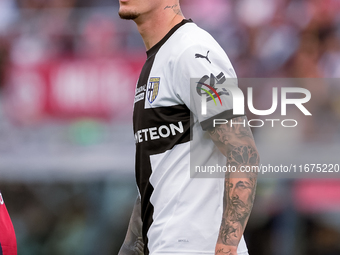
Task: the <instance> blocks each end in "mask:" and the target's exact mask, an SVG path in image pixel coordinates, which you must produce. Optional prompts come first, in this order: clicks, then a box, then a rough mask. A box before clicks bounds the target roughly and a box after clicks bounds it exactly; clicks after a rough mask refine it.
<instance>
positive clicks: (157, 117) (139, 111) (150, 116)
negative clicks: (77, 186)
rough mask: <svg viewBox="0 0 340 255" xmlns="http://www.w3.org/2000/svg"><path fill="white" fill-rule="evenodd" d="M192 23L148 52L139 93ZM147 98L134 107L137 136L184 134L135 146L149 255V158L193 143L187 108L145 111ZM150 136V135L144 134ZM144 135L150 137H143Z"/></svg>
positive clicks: (179, 106) (144, 232) (150, 219)
mask: <svg viewBox="0 0 340 255" xmlns="http://www.w3.org/2000/svg"><path fill="white" fill-rule="evenodd" d="M188 22H192V20H182V22H181V23H179V24H177V25H176V26H174V27H173V28H172V29H171V30H170V31H169V32H168V33H167V34H166V35H165V37H164V38H163V39H162V40H161V41H159V42H158V43H157V44H156V45H155V46H153V47H152V48H151V49H150V50H148V51H147V57H148V58H147V60H146V62H145V64H144V66H143V69H142V72H141V74H140V76H139V80H138V84H137V89H138V88H140V87H142V86H144V85H147V84H148V79H149V76H150V72H151V69H152V65H153V63H154V61H155V55H156V54H157V52H158V50H159V49H160V48H161V47H162V45H163V44H164V43H165V42H166V41H167V40H168V39H169V38H170V36H171V35H172V34H173V33H175V31H176V30H177V29H178V28H180V27H181V26H183V25H184V24H186V23H188ZM145 100H146V96H145V97H144V99H143V100H140V101H138V102H136V103H135V105H134V112H133V128H134V132H135V134H136V133H138V131H141V130H144V131H145V130H149V132H151V131H150V129H151V130H155V129H156V130H157V129H158V128H160V127H161V126H166V127H170V126H171V125H179V124H180V125H181V127H183V132H175V133H174V132H173V133H171V135H169V136H167V137H160V136H159V139H155V140H152V139H150V138H151V137H149V138H148V139H145V137H144V139H143V141H140V142H138V143H137V142H136V162H135V164H136V181H137V186H138V188H139V191H140V194H141V216H142V221H143V227H142V234H143V241H144V254H145V255H148V254H149V249H148V238H147V232H148V230H149V228H150V226H151V224H152V222H153V212H154V207H153V205H152V204H151V202H150V197H151V195H152V193H153V191H154V188H153V187H152V185H151V183H150V176H151V173H152V169H151V163H150V155H154V154H159V153H163V152H166V151H167V150H171V149H172V148H173V147H174V146H175V145H177V144H181V143H185V142H188V141H190V110H189V109H188V108H187V107H186V106H185V105H175V106H169V107H157V108H149V109H144V107H145ZM145 132H147V131H145ZM144 135H147V134H146V133H144Z"/></svg>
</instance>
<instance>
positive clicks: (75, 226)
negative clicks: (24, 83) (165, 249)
mask: <svg viewBox="0 0 340 255" xmlns="http://www.w3.org/2000/svg"><path fill="white" fill-rule="evenodd" d="M180 1H181V5H182V11H183V13H184V15H185V17H186V18H192V19H193V21H194V22H195V23H197V24H198V25H199V26H200V27H202V28H204V29H206V30H207V31H208V32H210V33H211V34H212V35H213V36H214V38H215V39H216V40H217V41H218V42H219V43H220V45H221V46H222V47H223V48H224V49H225V51H226V52H227V54H228V56H229V58H230V59H231V62H232V64H233V65H234V67H235V70H236V73H237V74H238V77H240V78H275V77H281V78H316V79H315V81H316V82H315V83H316V84H310V83H309V84H302V85H301V86H303V87H305V88H307V89H309V90H310V92H311V93H312V98H313V100H312V101H311V102H310V104H309V105H308V107H307V108H308V109H309V110H310V111H311V112H312V113H313V117H310V118H301V129H297V130H298V132H299V134H298V136H299V139H296V140H301V141H302V142H304V143H307V144H308V143H312V142H314V145H315V144H317V145H318V146H319V145H320V144H326V145H327V144H333V147H334V150H332V151H333V153H334V151H335V152H336V151H339V150H338V148H339V146H338V144H339V142H340V84H339V82H338V80H337V79H335V78H340V1H339V0H180ZM117 12H118V0H0V140H1V144H0V152H1V154H2V155H6V153H7V154H8V155H9V156H10V157H12V158H15V156H13V155H11V154H10V153H12V152H15V150H17V151H22V152H23V153H22V154H20V155H23V154H25V153H27V152H30V153H32V154H33V153H35V154H39V153H40V155H44V157H45V156H47V154H48V155H49V156H50V155H54V153H55V152H61V151H63V152H64V151H66V154H67V153H69V154H70V155H78V156H79V155H82V153H83V152H84V151H86V152H87V153H88V154H86V155H90V154H91V155H92V154H93V153H94V151H97V152H98V151H99V154H100V153H101V152H102V151H105V150H108V149H110V150H111V149H112V146H111V147H110V146H108V144H109V145H110V144H115V143H116V146H115V148H116V149H117V148H118V147H119V148H122V146H123V145H122V144H123V143H124V141H123V140H125V138H126V133H124V135H120V134H119V132H121V134H123V132H124V131H122V130H120V131H119V132H117V134H115V136H112V133H113V131H112V130H113V129H112V128H110V126H114V125H118V124H121V123H118V122H119V121H120V120H115V119H111V120H109V121H108V122H105V123H101V122H100V123H97V122H96V120H92V119H90V120H88V119H87V120H85V121H84V120H82V121H80V122H78V120H77V119H71V120H68V121H66V122H61V123H60V122H58V124H57V125H56V122H55V121H56V120H55V119H53V120H51V118H47V119H46V120H44V121H41V120H39V121H40V122H39V121H38V122H37V123H35V124H34V125H33V126H29V125H28V126H25V125H18V124H17V123H12V122H11V120H9V119H8V118H7V114H5V113H4V112H5V109H4V108H2V103H3V101H6V97H7V95H8V94H7V92H8V86H9V85H10V84H9V80H10V79H11V78H13V77H12V76H13V73H11V72H10V71H9V70H12V68H13V67H24V68H26V69H30V68H31V67H34V66H37V65H42V66H44V64H45V63H48V64H49V65H50V64H51V63H55V62H58V61H60V60H69V61H79V60H89V62H95V61H102V60H117V61H120V60H121V59H127V60H128V61H130V63H132V62H133V64H134V65H136V66H137V67H138V68H137V69H138V70H139V68H141V66H142V64H143V61H144V58H145V48H144V45H143V41H142V40H141V38H140V35H139V34H138V31H137V29H136V27H135V24H134V23H133V22H127V21H122V20H120V19H119V17H118V14H117ZM136 59H137V60H138V61H137V60H136ZM134 68H135V67H134ZM135 69H136V68H135ZM18 70H20V69H18ZM138 70H137V72H138ZM321 78H325V79H328V78H331V79H332V80H329V81H327V80H324V81H322V80H321ZM309 81H311V80H309ZM116 85H117V86H118V84H116ZM132 85H133V84H132ZM254 91H255V92H254V93H255V98H254V105H255V106H262V107H267V108H266V109H268V108H269V107H270V105H271V96H270V92H264V93H263V88H260V89H259V90H256V89H255V90H254ZM29 95H30V91H28V90H23V91H22V95H21V96H22V97H23V98H25V97H29ZM7 110H8V109H7ZM12 111H13V110H12ZM14 111H15V109H14ZM28 112H29V111H28ZM34 121H36V120H35V119H34ZM299 121H300V119H299ZM29 123H30V125H31V124H32V121H31V122H29ZM26 124H27V123H26ZM58 125H59V126H62V127H61V128H59V126H58ZM84 125H85V126H84ZM89 125H90V128H89ZM128 126H129V128H131V126H130V122H129V123H128ZM65 127H66V128H65ZM122 129H124V130H125V131H126V130H127V131H126V132H131V136H132V130H129V129H128V128H125V127H123V128H122ZM84 130H85V131H84ZM78 131H79V132H78ZM275 131H276V133H275V135H276V136H282V135H281V134H280V133H279V132H277V130H275ZM275 131H274V132H275ZM82 132H83V133H82ZM262 132H263V131H262ZM265 132H266V134H265V135H266V136H267V137H270V138H271V136H270V131H268V133H267V130H265ZM80 133H81V134H80ZM254 133H255V135H256V133H258V135H261V131H258V130H254ZM56 134H57V135H56ZM262 135H263V134H262ZM85 136H86V137H85ZM119 136H121V139H120V140H119V139H118V140H119V141H118V140H117V137H119ZM284 139H286V137H284ZM292 140H294V139H292ZM296 140H294V142H296ZM9 145H10V146H9ZM94 145H95V146H97V147H95V146H94ZM91 146H92V147H91ZM9 148H10V150H9ZM65 148H66V149H65ZM79 148H80V149H79ZM98 148H100V149H101V150H98ZM119 148H118V149H117V151H118V150H119ZM268 149H269V150H270V149H271V148H268ZM39 150H40V152H39ZM9 152H10V153H9ZM47 152H48V153H47ZM72 153H74V154H72ZM2 155H0V159H1V156H2ZM313 155H315V154H313ZM317 156H318V155H316V157H317ZM86 157H87V156H86ZM131 160H132V158H131ZM0 163H2V162H0ZM306 163H310V162H306ZM34 167H35V165H34V164H32V166H30V167H29V169H32V168H34ZM71 168H72V167H71ZM72 170H74V169H70V171H72ZM57 171H58V170H57ZM57 171H56V172H57ZM0 173H1V171H0ZM116 178H117V179H115V180H114V181H110V180H106V181H105V182H91V181H90V182H88V183H76V182H72V181H70V182H69V183H62V184H58V183H57V184H56V183H53V184H50V183H49V181H50V182H53V176H50V180H49V181H47V182H43V183H40V184H39V185H36V184H35V183H34V182H33V183H25V182H22V183H20V181H19V182H17V181H16V183H14V182H13V183H12V182H11V180H6V181H5V180H0V189H1V190H2V192H3V195H4V197H5V200H6V196H7V197H8V199H7V200H6V204H7V206H8V209H9V211H10V214H12V215H13V222H14V226H15V228H16V230H17V234H18V243H19V252H20V254H24V255H31V254H32V255H39V254H41V255H43V254H48V255H51V254H52V255H53V254H89V255H90V254H103V255H106V254H115V252H116V251H117V249H118V248H119V245H120V242H121V241H122V239H123V237H124V236H123V235H124V230H125V227H126V226H125V225H124V224H126V223H127V220H128V216H129V214H130V209H131V208H130V205H132V203H133V197H134V195H135V186H134V184H133V181H132V180H131V179H129V180H128V181H123V182H120V179H119V178H120V176H117V177H116ZM104 179H105V178H104ZM320 183H321V184H320ZM339 186H340V185H339V182H338V181H334V182H327V181H325V182H319V184H318V185H317V184H316V182H313V181H310V182H309V181H307V182H304V181H296V182H290V181H284V180H277V181H269V182H264V183H259V188H258V196H257V202H256V203H255V208H254V213H253V216H252V217H254V219H253V220H250V223H249V226H248V229H249V232H248V234H247V235H248V240H249V246H250V249H251V250H253V251H254V252H253V254H254V255H255V254H265V255H266V254H268V255H271V254H275V255H281V254H282V255H285V254H309V255H334V254H339V253H340V247H339V243H338V241H337V240H339V238H340V218H339V216H338V215H339V211H340V208H339V205H340V198H339V197H337V196H330V195H329V194H331V193H334V194H337V193H336V192H338V193H339V194H340V192H339V191H338V187H339ZM311 187H312V188H311ZM325 187H328V188H329V189H327V192H328V193H327V192H325ZM317 196H318V199H317ZM292 197H295V200H294V201H292V200H290V199H292ZM306 199H309V200H308V201H309V202H310V204H309V205H310V206H306V207H303V206H302V204H303V203H302V201H305V200H306ZM315 199H316V200H317V201H318V204H316V203H314V206H316V207H317V208H319V210H317V212H316V214H312V213H311V208H314V209H315V207H313V201H316V200H315ZM31 200H32V203H29V202H28V201H31ZM325 200H326V201H329V202H328V204H331V205H332V206H333V207H332V206H331V207H329V206H328V205H325V204H327V203H323V202H324V201H325ZM88 201H92V202H91V203H89V204H87V203H88ZM130 202H131V203H130ZM307 204H308V203H307ZM321 204H323V205H324V207H322V206H320V205H321ZM120 207H121V208H120ZM330 211H332V212H330ZM334 212H335V213H334ZM314 213H315V212H314ZM23 215H24V216H23ZM97 219H98V220H97ZM329 219H332V220H329ZM103 236H105V238H102V237H103ZM246 237H247V236H246ZM290 237H294V238H296V239H295V240H292V238H290ZM307 239H308V240H307ZM90 240H95V241H96V242H98V244H97V245H96V246H93V245H92V246H91V245H89V244H90V243H91V242H90ZM281 240H285V241H287V242H284V243H285V244H286V243H288V244H289V245H291V246H287V247H283V248H282V242H281ZM79 243H81V247H80V248H79V247H77V246H78V245H77V244H79ZM267 244H268V245H267ZM99 245H102V248H101V249H100V248H98V247H99ZM96 248H98V249H99V251H100V252H99V253H98V250H97V251H96V250H95V249H96ZM281 248H282V249H281ZM294 250H295V253H294V252H293V253H292V251H294ZM52 251H53V252H52Z"/></svg>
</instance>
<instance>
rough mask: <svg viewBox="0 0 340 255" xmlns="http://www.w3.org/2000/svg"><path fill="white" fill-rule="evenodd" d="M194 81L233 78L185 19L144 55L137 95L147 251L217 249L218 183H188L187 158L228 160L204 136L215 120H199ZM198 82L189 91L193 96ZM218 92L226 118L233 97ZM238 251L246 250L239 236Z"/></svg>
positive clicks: (220, 53)
mask: <svg viewBox="0 0 340 255" xmlns="http://www.w3.org/2000/svg"><path fill="white" fill-rule="evenodd" d="M192 78H199V79H200V81H202V82H201V83H200V84H201V85H202V84H205V85H208V87H206V88H205V89H207V91H210V92H212V91H213V90H214V84H215V83H222V82H223V81H225V79H226V78H236V74H235V72H234V69H233V67H232V65H231V63H230V61H229V58H228V56H227V55H226V53H225V52H224V50H223V49H222V48H221V47H220V46H219V44H218V43H217V42H216V41H215V40H214V39H213V37H212V36H211V35H210V34H208V33H207V32H205V31H204V30H202V29H200V28H199V27H198V26H197V25H196V24H194V23H193V22H192V21H191V20H183V21H182V22H181V23H180V24H178V25H176V26H175V27H174V28H173V29H172V30H171V31H170V32H169V33H168V34H167V35H166V36H165V37H164V38H163V39H162V40H161V41H160V42H159V43H157V44H156V45H155V46H154V47H152V48H151V49H150V50H149V51H147V60H146V62H145V64H144V66H143V69H142V72H141V74H140V77H139V80H138V83H137V88H136V93H135V103H134V115H133V127H134V133H135V141H136V181H137V186H138V189H139V193H140V196H141V202H142V204H141V213H142V221H143V231H142V232H143V238H144V243H145V254H152V255H156V254H170V253H176V254H181V255H185V254H214V252H215V245H216V242H217V237H218V233H219V228H220V224H221V220H222V210H223V193H224V179H223V178H191V177H190V153H191V152H192V153H194V152H193V151H192V150H193V149H195V148H197V149H198V150H200V151H204V155H201V156H200V157H199V158H198V159H197V161H198V162H199V163H200V164H201V165H206V164H209V163H212V164H217V163H219V164H221V165H223V164H224V165H225V164H226V158H225V157H224V156H223V155H222V154H221V153H220V152H219V151H218V149H217V148H216V146H215V145H214V143H213V141H212V140H211V139H210V138H209V136H207V135H206V134H205V133H206V131H205V130H206V129H207V128H209V127H210V126H211V123H210V120H211V118H212V117H214V116H209V115H207V116H205V117H204V118H202V117H199V116H200V114H199V112H198V111H201V106H200V104H199V103H194V102H190V97H191V96H190V94H191V93H193V89H192V87H191V85H190V80H191V79H192ZM200 84H199V85H198V86H197V88H195V90H197V95H196V97H197V98H200V90H201V87H202V86H200ZM209 86H210V87H211V88H212V90H211V88H209ZM216 92H217V94H218V95H219V97H218V98H219V99H221V100H222V101H223V105H224V114H225V115H224V116H227V117H225V118H227V119H228V118H229V119H231V118H233V117H234V116H233V115H232V99H231V97H230V96H229V94H228V93H226V92H225V91H216ZM194 93H196V92H194ZM214 96H215V97H216V100H217V95H214ZM222 101H221V104H222ZM208 103H213V99H212V98H211V101H210V102H208ZM216 114H217V113H216ZM210 115H211V114H210ZM193 137H195V139H192V138H193ZM193 142H194V143H195V144H194V145H193V144H191V143H193ZM190 148H191V150H190ZM202 148H204V149H203V150H202ZM238 252H239V253H240V254H241V253H246V252H247V247H246V244H245V241H244V239H243V237H242V239H241V242H240V244H239V247H238Z"/></svg>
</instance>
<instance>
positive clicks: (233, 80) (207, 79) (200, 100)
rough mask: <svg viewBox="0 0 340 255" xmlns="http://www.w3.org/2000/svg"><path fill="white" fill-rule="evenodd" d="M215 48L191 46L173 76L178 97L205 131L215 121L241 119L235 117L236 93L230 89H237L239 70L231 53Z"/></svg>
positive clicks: (176, 64) (178, 62) (185, 51)
mask: <svg viewBox="0 0 340 255" xmlns="http://www.w3.org/2000/svg"><path fill="white" fill-rule="evenodd" d="M213 48H214V47H210V46H203V45H200V44H196V45H192V46H190V47H188V48H187V49H185V50H184V51H183V52H182V54H180V55H179V57H178V59H177V61H176V62H175V65H174V73H173V75H174V77H173V81H174V83H173V84H174V90H175V93H176V96H177V97H179V98H180V100H182V101H183V102H184V104H185V105H186V106H187V107H188V108H189V109H190V111H191V112H192V113H193V115H194V117H195V118H196V119H197V120H198V121H199V122H200V124H201V126H202V128H203V130H208V129H209V128H212V127H213V119H225V120H229V119H232V118H234V117H237V116H240V115H237V116H235V115H234V114H233V100H232V94H231V93H230V91H229V90H228V86H237V77H236V74H235V71H234V69H233V67H232V65H231V63H230V61H229V58H228V56H227V54H226V53H225V52H224V51H223V50H222V49H220V48H217V49H215V50H214V49H213ZM215 48H216V46H215Z"/></svg>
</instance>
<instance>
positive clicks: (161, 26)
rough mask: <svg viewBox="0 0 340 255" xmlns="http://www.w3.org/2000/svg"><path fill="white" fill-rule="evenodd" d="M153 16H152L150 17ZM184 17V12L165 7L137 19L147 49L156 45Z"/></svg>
mask: <svg viewBox="0 0 340 255" xmlns="http://www.w3.org/2000/svg"><path fill="white" fill-rule="evenodd" d="M150 16H151V17H150ZM183 19H184V16H183V15H182V13H181V12H180V13H178V14H176V13H175V12H173V11H172V10H168V9H164V10H162V11H160V12H155V13H152V14H150V15H145V16H144V17H140V18H139V19H138V20H135V22H136V24H137V28H138V31H139V33H140V35H141V36H142V38H143V41H144V44H145V47H146V50H149V49H151V48H152V47H153V46H154V45H156V44H157V43H158V42H159V41H160V40H161V39H162V38H163V37H164V36H165V35H166V34H167V33H168V32H169V31H170V30H171V29H172V28H173V27H174V26H175V25H177V24H178V23H180V22H181V21H182V20H183Z"/></svg>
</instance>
